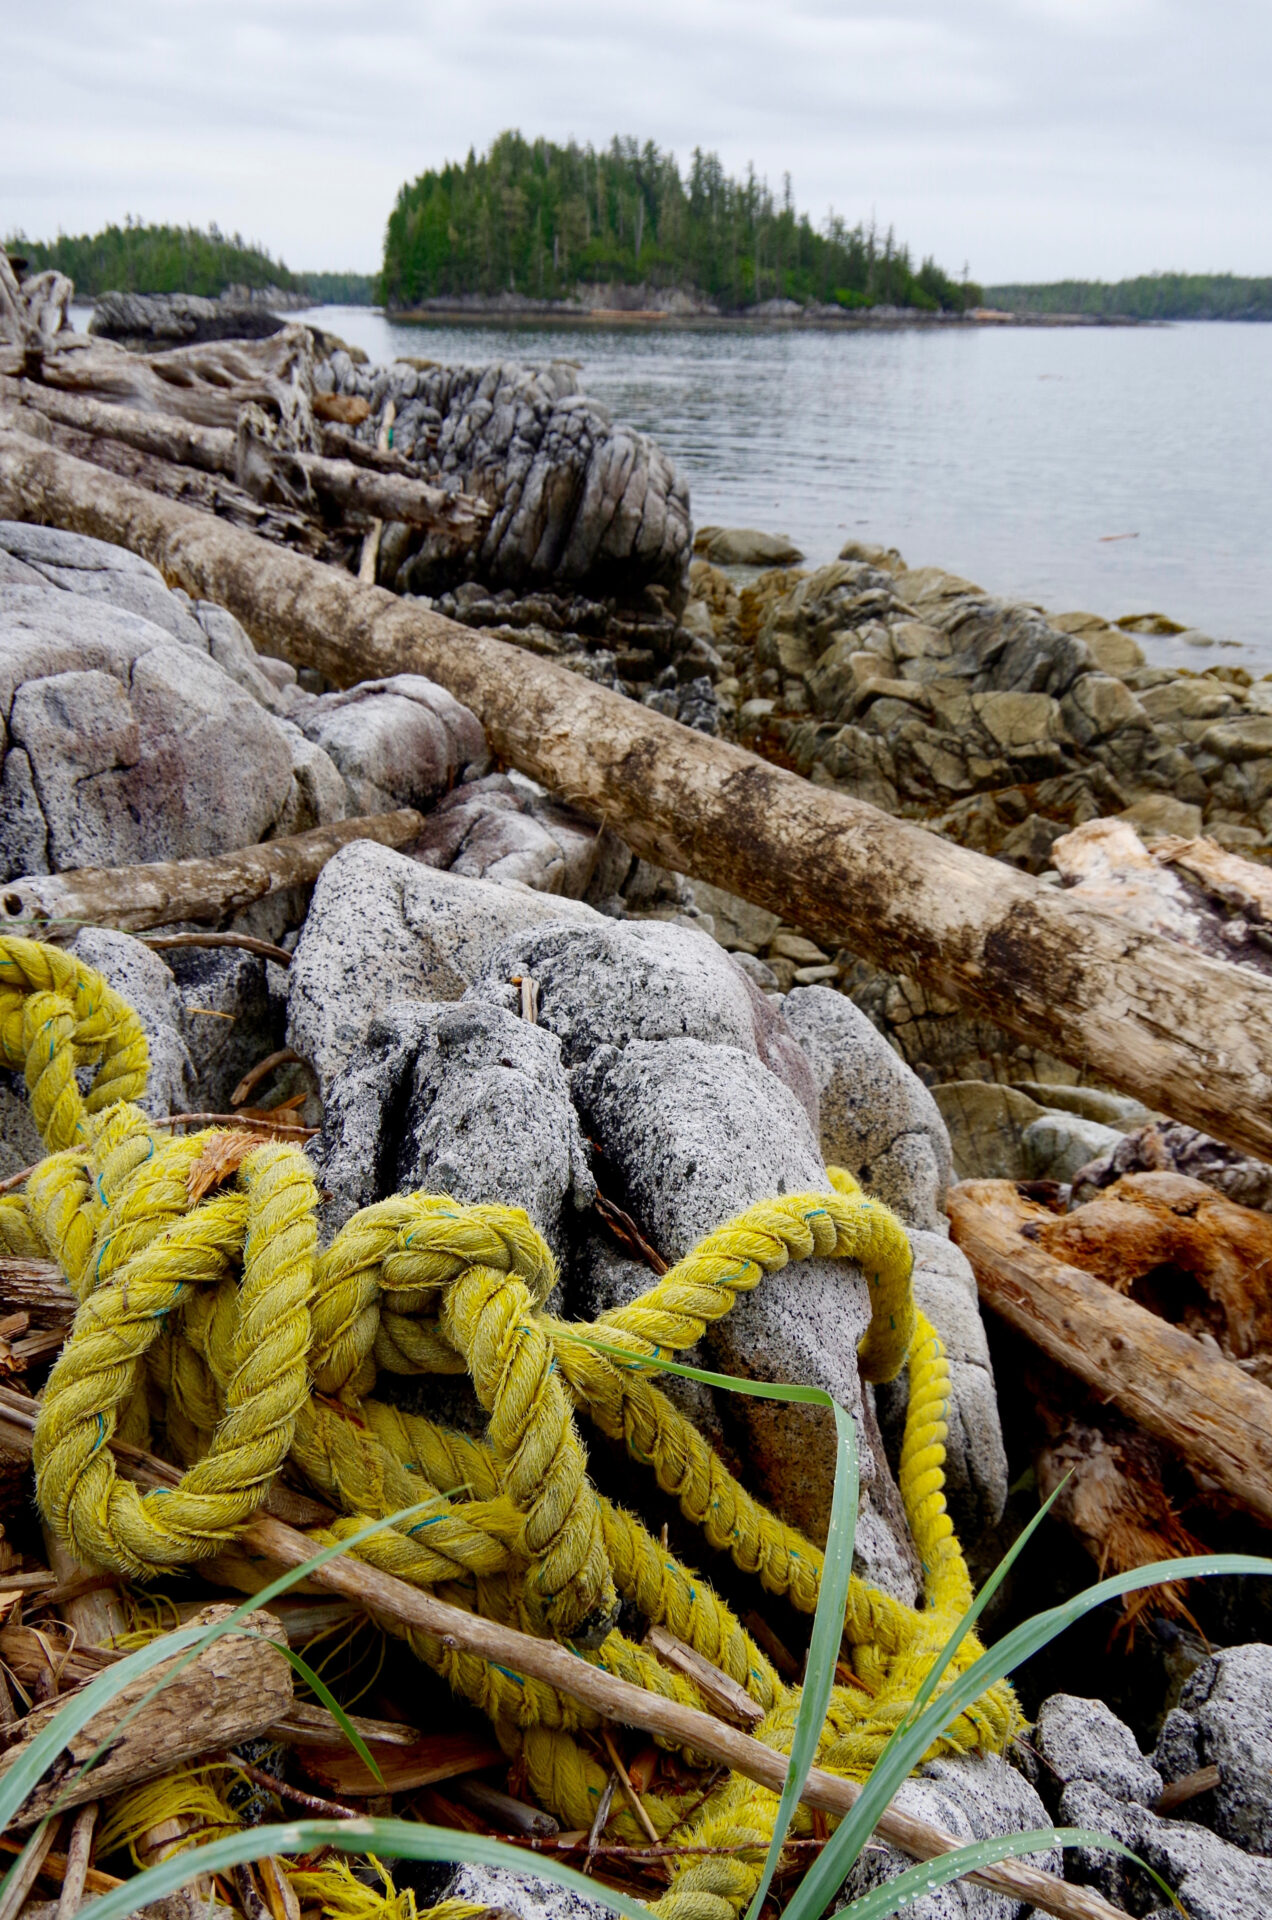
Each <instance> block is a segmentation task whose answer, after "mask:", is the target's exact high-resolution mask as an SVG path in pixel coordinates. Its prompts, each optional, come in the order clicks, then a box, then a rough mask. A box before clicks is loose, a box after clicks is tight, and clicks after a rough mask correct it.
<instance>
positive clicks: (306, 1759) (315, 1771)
mask: <svg viewBox="0 0 1272 1920" xmlns="http://www.w3.org/2000/svg"><path fill="white" fill-rule="evenodd" d="M296 1757H297V1759H298V1760H299V1761H300V1764H301V1766H302V1767H303V1768H304V1770H305V1772H306V1773H307V1774H308V1775H309V1777H310V1779H311V1780H316V1781H317V1782H318V1783H319V1785H320V1786H324V1787H326V1788H327V1789H328V1790H329V1791H330V1792H332V1793H336V1794H339V1795H341V1796H342V1797H343V1796H348V1795H350V1794H351V1795H353V1797H354V1798H355V1799H358V1798H361V1799H366V1798H368V1797H371V1796H374V1795H376V1794H381V1793H409V1792H411V1791H413V1790H414V1789H416V1788H419V1787H430V1786H433V1785H434V1784H435V1783H436V1782H437V1781H439V1780H450V1779H453V1778H454V1777H455V1776H456V1775H457V1774H463V1773H478V1772H480V1771H481V1769H482V1768H483V1767H497V1766H502V1765H503V1764H504V1755H503V1753H502V1752H501V1750H500V1749H499V1747H498V1746H496V1744H495V1742H494V1741H493V1740H492V1739H491V1738H490V1736H489V1735H488V1734H481V1733H432V1734H421V1735H420V1737H419V1739H418V1740H417V1741H416V1742H415V1743H414V1744H413V1745H412V1746H409V1747H387V1746H386V1747H381V1748H379V1749H378V1750H377V1751H376V1753H375V1758H376V1762H377V1764H378V1766H379V1768H380V1772H381V1774H382V1775H383V1776H384V1777H383V1779H382V1780H377V1779H376V1777H375V1775H374V1774H373V1773H372V1772H371V1771H370V1769H369V1768H368V1767H367V1766H366V1765H365V1764H364V1762H363V1761H362V1760H360V1759H359V1758H358V1755H357V1754H356V1753H355V1752H354V1750H353V1748H352V1747H351V1746H350V1745H349V1743H348V1741H346V1740H344V1739H343V1738H342V1739H341V1740H340V1742H339V1744H333V1745H331V1746H329V1747H320V1746H310V1745H308V1744H304V1745H298V1746H297V1748H296Z"/></svg>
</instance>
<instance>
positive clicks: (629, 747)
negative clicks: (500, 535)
mask: <svg viewBox="0 0 1272 1920" xmlns="http://www.w3.org/2000/svg"><path fill="white" fill-rule="evenodd" d="M279 337H280V338H281V337H282V336H281V335H280V336H279ZM267 344H269V343H267ZM0 511H2V512H4V513H5V514H8V515H12V516H14V517H16V518H19V519H24V520H34V521H42V522H45V523H46V524H49V525H52V526H60V527H68V528H71V529H74V530H76V531H78V532H81V533H88V534H95V535H96V536H97V537H98V538H100V539H103V540H112V541H116V542H118V543H121V544H123V545H124V546H127V547H131V548H132V549H133V550H134V551H135V552H137V553H141V554H144V555H145V557H146V558H147V559H149V560H151V561H153V562H154V563H155V564H156V565H157V566H158V567H159V568H160V570H161V571H162V572H163V574H164V575H165V577H166V578H167V579H168V580H169V581H171V582H172V583H173V584H174V585H178V586H182V587H184V588H185V589H186V590H187V591H188V592H190V593H193V594H195V595H197V596H198V597H200V598H205V599H209V600H214V601H216V602H218V603H219V604H220V605H222V606H225V607H228V608H229V609H230V611H231V612H233V613H234V614H236V615H237V617H238V618H239V619H240V620H241V621H242V622H243V624H244V626H245V627H246V628H247V629H248V631H249V632H250V633H251V634H252V635H253V636H254V638H256V639H257V640H258V641H259V642H260V644H261V645H262V646H263V647H264V648H265V649H266V650H267V651H268V652H271V653H278V654H283V655H285V656H286V657H288V658H290V659H292V660H293V661H296V662H299V663H301V664H305V665H310V666H314V667H317V668H319V669H320V670H321V671H322V672H324V673H325V674H327V675H328V677H329V678H331V679H333V680H335V681H337V682H338V683H340V684H342V685H348V684H351V683H353V682H356V681H358V680H362V679H371V678H377V677H380V676H382V675H387V674H392V673H401V672H403V671H410V672H413V673H422V674H427V675H428V676H429V677H431V678H432V679H434V680H437V681H438V682H439V683H440V684H441V685H442V686H444V687H447V688H448V689H449V690H450V692H452V693H453V694H454V695H455V696H456V698H457V699H459V700H462V701H464V702H465V703H466V704H467V705H468V706H470V707H471V708H472V709H473V710H474V712H475V713H476V714H477V715H478V717H479V718H480V719H481V721H482V724H483V725H484V727H485V728H486V732H487V735H488V737H489V740H490V743H491V745H492V747H493V748H494V749H495V751H496V752H497V753H498V754H500V755H501V756H502V758H503V759H504V760H505V761H507V762H508V763H510V764H511V765H513V766H515V767H519V768H520V769H521V770H522V771H523V772H525V773H528V774H530V775H532V776H533V777H534V778H535V779H537V780H541V781H542V782H543V783H544V784H545V785H546V786H548V787H550V788H551V789H553V791H555V792H556V793H557V794H559V795H560V797H561V798H562V799H564V800H566V801H567V802H569V803H570V804H571V805H573V806H577V807H579V808H580V809H581V810H583V811H585V812H588V813H590V814H591V815H592V816H593V817H595V818H599V819H604V820H605V821H607V822H608V823H609V824H610V825H611V826H613V827H615V828H616V829H617V830H618V831H619V832H621V833H622V834H623V836H624V838H625V839H626V840H627V841H628V842H629V843H630V844H631V845H632V846H633V847H634V848H635V850H636V852H638V853H640V854H643V855H645V856H646V857H647V858H648V859H651V860H656V861H658V862H659V863H660V864H661V865H663V866H666V867H671V868H673V869H674V870H675V871H677V872H680V873H687V874H690V875H692V876H696V877H697V878H700V879H703V880H710V881H712V882H714V883H715V884H716V885H719V886H724V887H727V888H729V889H731V890H732V891H733V892H735V893H739V894H742V895H743V896H744V897H745V898H746V899H748V900H753V901H755V902H757V903H758V904H759V905H761V906H766V907H770V908H772V909H774V910H775V911H777V912H779V913H781V914H782V915H783V916H784V917H786V918H787V919H789V920H791V921H793V922H794V923H795V924H796V925H798V926H801V927H804V928H806V929H807V930H808V932H809V933H811V934H813V935H814V937H816V938H818V939H820V940H821V941H822V943H823V944H826V943H829V944H831V945H832V946H834V945H840V944H842V945H845V946H848V947H850V948H851V949H852V950H853V951H854V952H856V953H859V954H861V955H862V956H864V957H865V958H866V959H868V960H870V961H872V962H873V964H874V965H876V966H878V967H882V968H884V969H885V970H886V971H888V972H892V973H903V974H906V975H908V976H910V977H912V978H917V979H921V980H924V981H926V982H928V983H930V985H931V986H933V987H934V988H936V989H937V990H939V991H940V992H942V993H944V994H946V995H948V996H949V998H951V999H953V1000H955V1001H956V1002H958V1003H960V1004H962V1005H964V1006H967V1007H971V1008H975V1009H977V1010H979V1011H981V1012H984V1013H986V1014H988V1015H989V1016H990V1018H991V1019H994V1020H996V1021H998V1022H1000V1023H1001V1024H1002V1025H1003V1026H1005V1027H1007V1028H1009V1029H1010V1030H1011V1031H1012V1032H1014V1033H1017V1034H1020V1035H1021V1036H1022V1037H1023V1038H1025V1039H1027V1040H1030V1041H1032V1042H1033V1043H1035V1044H1037V1045H1041V1046H1044V1047H1046V1048H1047V1049H1048V1050H1049V1051H1050V1052H1053V1053H1057V1054H1059V1055H1061V1056H1062V1057H1064V1058H1066V1059H1069V1060H1072V1061H1075V1062H1078V1063H1080V1064H1082V1065H1083V1066H1086V1067H1089V1068H1093V1069H1094V1070H1095V1071H1096V1072H1097V1073H1099V1074H1100V1075H1102V1076H1103V1078H1104V1079H1106V1080H1107V1081H1108V1082H1109V1083H1110V1084H1111V1085H1112V1086H1115V1087H1118V1088H1121V1089H1123V1090H1124V1091H1126V1092H1128V1093H1134V1094H1138V1095H1139V1096H1140V1097H1141V1098H1142V1099H1144V1100H1146V1101H1148V1102H1150V1103H1151V1104H1152V1105H1153V1106H1154V1107H1158V1108H1162V1109H1164V1110H1165V1111H1167V1112H1169V1113H1172V1114H1173V1115H1175V1116H1176V1117H1177V1118H1179V1119H1181V1120H1187V1121H1189V1122H1190V1123H1191V1124H1193V1125H1195V1126H1199V1127H1203V1128H1204V1129H1205V1130H1206V1131H1207V1132H1209V1133H1212V1134H1214V1135H1216V1136H1217V1137H1218V1138H1219V1139H1222V1140H1227V1141H1229V1142H1230V1143H1231V1144H1233V1145H1234V1146H1239V1147H1243V1148H1246V1149H1248V1150H1249V1151H1251V1152H1253V1153H1256V1154H1262V1155H1264V1156H1265V1157H1268V1158H1272V983H1270V982H1268V981H1267V980H1264V979H1261V978H1259V977H1258V976H1257V975H1255V974H1253V973H1252V972H1250V971H1249V970H1247V969H1240V968H1236V967H1232V966H1228V965H1226V964H1224V963H1223V962H1221V961H1217V960H1210V959H1205V958H1202V957H1200V956H1198V955H1196V954H1193V953H1190V952H1189V951H1188V950H1187V949H1186V948H1184V947H1182V946H1180V945H1178V944H1176V943H1174V942H1171V941H1169V940H1166V939H1164V938H1162V937H1161V936H1160V935H1156V934H1153V933H1148V932H1144V931H1142V930H1140V929H1137V928H1135V927H1132V926H1128V925H1126V924H1125V923H1123V922H1120V921H1118V920H1117V919H1115V918H1114V917H1113V916H1111V915H1107V914H1103V913H1099V912H1096V911H1094V910H1092V909H1091V908H1089V907H1083V906H1082V905H1080V904H1079V903H1077V902H1074V901H1069V900H1067V899H1066V898H1065V897H1064V895H1063V893H1061V892H1059V891H1057V890H1055V889H1052V888H1049V887H1043V886H1040V885H1039V884H1038V883H1037V881H1035V880H1033V879H1031V878H1030V877H1029V876H1028V875H1027V874H1023V873H1018V872H1014V871H1013V870H1012V869H1010V868H1008V867H1006V866H1004V865H1002V864H1001V863H1000V862H998V861H995V860H990V859H987V858H985V857H984V856H983V855H981V854H976V853H972V852H969V851H968V850H967V849H965V848H962V847H958V846H955V845H952V844H951V843H950V842H949V841H946V840H943V839H941V838H940V837H938V836H937V835H936V834H932V833H928V832H926V831H924V829H922V828H921V827H917V826H914V825H912V824H910V823H909V822H907V821H904V820H896V819H893V818H892V817H891V816H890V815H889V814H886V813H883V812H880V810H879V809H878V808H876V807H872V806H868V805H866V804H865V803H864V802H862V801H858V800H854V799H852V798H850V796H849V795H847V794H845V793H840V792H837V791H831V790H829V789H827V788H824V787H817V786H814V785H813V784H812V783H811V782H810V781H807V780H804V779H801V778H800V777H799V776H798V775H796V774H793V773H788V772H786V771H785V770H784V769H782V768H780V767H775V766H773V765H771V764H770V763H769V762H767V761H763V760H760V759H757V758H756V756H755V755H754V754H750V753H746V752H744V751H743V750H742V749H741V748H740V747H734V746H730V745H728V744H727V743H725V742H723V741H719V740H713V739H711V738H709V737H708V736H706V735H703V734H699V733H694V732H692V731H690V730H689V729H688V728H686V727H682V726H680V725H678V724H677V723H676V722H675V721H672V720H667V719H665V718H663V716H662V715H660V714H657V713H654V712H652V711H651V710H650V709H649V708H648V707H644V706H640V705H638V704H637V703H636V702H634V701H629V700H625V699H624V698H623V697H622V696H621V695H619V694H615V693H611V692H609V691H607V690H606V689H604V688H601V687H598V686H595V685H593V684H592V683H591V682H590V681H587V680H585V679H584V678H583V677H582V676H581V675H578V674H572V673H569V672H567V671H566V670H565V669H564V668H562V667H558V666H555V665H553V664H552V663H551V662H549V661H547V660H542V659H538V658H536V657H535V656H533V655H531V654H528V653H526V652H523V651H519V650H516V649H514V648H511V647H509V646H507V645H506V644H505V643H503V642H501V641H499V640H496V639H494V638H492V637H491V636H489V635H486V634H481V633H474V632H472V631H470V630H469V629H467V628H463V627H459V626H456V625H455V624H454V623H453V622H451V621H449V620H446V619H444V618H442V617H441V616H440V615H438V614H435V613H431V612H428V611H426V610H424V609H422V608H420V607H418V606H413V605H412V604H411V603H410V602H407V601H403V600H399V599H397V598H395V596H394V595H393V594H391V593H388V592H385V591H384V590H383V589H382V588H379V587H368V586H362V585H360V584H359V583H358V582H357V581H356V580H352V579H350V578H349V577H348V576H347V575H344V574H340V573H338V572H336V571H335V570H334V569H333V568H330V567H324V566H322V565H319V564H318V563H316V562H314V561H311V560H306V559H303V558H301V557H300V556H299V555H296V554H292V553H287V552H284V551H282V550H280V549H278V548H276V547H271V546H269V545H268V544H267V543H266V542H265V541H263V540H260V539H259V538H257V537H256V536H255V535H252V534H248V533H243V532H240V531H238V530H237V529H235V528H232V527H228V526H224V525H222V524H221V523H220V522H218V521H215V520H210V519H208V518H207V517H206V516H204V515H202V514H199V513H197V512H195V511H192V510H191V509H189V508H183V507H178V506H176V505H174V504H173V503H171V502H169V501H166V500H160V499H156V498H155V497H153V496H152V495H150V494H147V493H144V492H142V491H141V490H140V489H139V488H136V487H130V486H127V485H126V484H124V483H122V482H113V481H107V480H106V479H105V478H104V477H103V475H102V474H101V473H100V472H99V471H98V470H97V469H96V468H94V467H90V466H88V465H86V464H85V463H83V462H81V461H76V460H73V459H71V458H70V457H69V456H67V455H65V454H61V453H58V452H56V451H54V450H53V449H52V448H49V447H45V446H41V445H39V444H38V443H37V442H35V441H32V440H29V439H27V438H26V437H25V436H23V435H21V434H16V433H0Z"/></svg>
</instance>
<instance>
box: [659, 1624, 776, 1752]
mask: <svg viewBox="0 0 1272 1920" xmlns="http://www.w3.org/2000/svg"><path fill="white" fill-rule="evenodd" d="M645 1645H646V1646H647V1647H649V1648H651V1649H652V1651H653V1652H654V1653H656V1654H657V1655H658V1658H659V1659H660V1660H661V1661H662V1662H663V1664H664V1666H668V1667H672V1668H674V1669H675V1671H676V1672H677V1673H682V1674H684V1676H685V1678H686V1679H687V1680H692V1681H693V1684H694V1685H695V1687H697V1689H698V1691H699V1693H700V1694H701V1695H702V1698H703V1700H704V1701H705V1703H706V1705H707V1706H708V1707H709V1708H710V1709H711V1710H712V1712H714V1713H717V1714H718V1715H719V1716H720V1718H721V1720H728V1721H730V1722H731V1723H732V1725H733V1726H735V1727H745V1728H747V1729H748V1730H749V1729H750V1728H751V1727H757V1726H758V1725H759V1723H760V1721H761V1720H762V1719H763V1718H764V1709H763V1707H761V1706H760V1705H759V1703H758V1702H757V1701H755V1700H752V1698H751V1696H750V1694H749V1693H748V1692H747V1691H746V1689H745V1687H740V1686H739V1685H738V1683H737V1681H736V1680H731V1679H730V1678H729V1675H728V1674H727V1673H723V1672H722V1671H721V1670H720V1668H719V1667H715V1666H712V1664H711V1662H710V1661H709V1660H704V1659H703V1657H702V1655H701V1654H700V1653H697V1652H696V1651H695V1650H694V1648H693V1647H688V1646H686V1645H685V1643H684V1641H683V1640H678V1639H677V1638H676V1636H675V1634H674V1633H669V1632H668V1631H667V1628H666V1627H658V1626H654V1627H651V1628H650V1629H649V1632H648V1633H647V1634H646V1635H645Z"/></svg>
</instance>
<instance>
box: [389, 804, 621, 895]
mask: <svg viewBox="0 0 1272 1920" xmlns="http://www.w3.org/2000/svg"><path fill="white" fill-rule="evenodd" d="M410 852H411V857H412V859H414V860H420V861H422V862H423V863H424V864H425V865H426V866H430V867H444V868H446V870H447V871H448V872H449V873H462V874H463V875H465V877H466V878H468V879H471V880H493V881H495V882H496V883H498V884H499V885H504V884H506V883H507V882H508V881H510V880H511V881H515V882H517V883H518V884H520V885H522V886H526V887H531V888H533V889H534V891H535V892H536V893H561V894H565V895H566V896H567V897H568V898H569V899H571V900H581V899H583V898H584V897H587V898H588V899H589V900H592V901H596V899H597V898H598V896H599V897H600V898H605V897H607V896H610V895H612V894H615V893H617V892H618V889H619V887H620V886H621V885H622V883H623V880H624V879H625V878H626V875H627V870H628V868H629V867H630V866H631V864H632V856H631V852H630V850H629V849H628V848H627V847H626V846H625V844H624V843H623V842H622V841H621V840H620V839H619V838H618V835H617V834H615V833H613V832H612V831H610V830H608V829H605V828H598V827H597V826H596V825H595V824H594V823H593V822H592V821H591V820H588V819H586V818H585V817H584V816H583V815H582V814H580V813H575V812H574V811H573V810H572V809H571V808H569V807H563V806H561V805H560V804H559V802H557V801H554V800H552V799H551V798H550V797H549V796H548V795H547V794H546V793H545V792H544V791H543V789H542V788H541V787H539V786H537V785H536V783H535V782H534V781H532V780H527V779H525V778H523V777H522V776H521V775H519V774H507V773H490V774H486V775H485V776H484V778H481V779H470V780H465V782H464V784H463V786H461V787H457V788H456V789H455V790H454V792H453V793H448V794H446V795H445V797H444V798H443V799H441V800H439V801H438V803H437V805H436V806H435V807H434V808H433V810H432V812H431V813H430V814H429V816H428V818H427V820H426V821H425V822H424V828H423V831H422V833H421V834H420V836H419V838H418V840H416V841H415V842H414V843H413V844H412V846H411V849H410Z"/></svg>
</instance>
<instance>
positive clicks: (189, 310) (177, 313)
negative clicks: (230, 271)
mask: <svg viewBox="0 0 1272 1920" xmlns="http://www.w3.org/2000/svg"><path fill="white" fill-rule="evenodd" d="M286 324H287V323H286V321H284V320H282V319H280V318H279V316H278V314H276V313H274V312H273V311H272V310H271V308H270V307H269V306H268V305H267V304H266V301H265V300H264V299H249V298H247V297H246V290H244V291H243V292H237V293H236V292H234V291H231V292H230V293H227V294H222V296H221V298H220V299H219V300H206V299H204V298H203V297H202V295H200V294H197V293H103V294H101V295H99V297H98V299H97V302H96V305H95V306H94V308H93V317H92V319H91V320H90V321H89V323H88V330H89V332H90V333H95V334H97V335H99V336H100V338H102V339H103V340H118V341H119V342H120V343H121V344H122V345H123V346H126V347H193V346H199V345H201V344H202V343H203V342H204V341H208V340H268V339H269V338H270V336H271V335H272V334H275V333H281V332H282V330H283V328H284V326H285V325H286Z"/></svg>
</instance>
